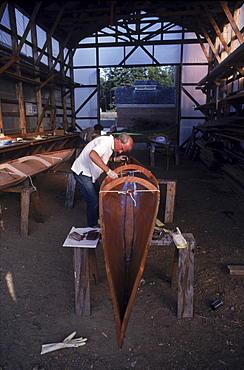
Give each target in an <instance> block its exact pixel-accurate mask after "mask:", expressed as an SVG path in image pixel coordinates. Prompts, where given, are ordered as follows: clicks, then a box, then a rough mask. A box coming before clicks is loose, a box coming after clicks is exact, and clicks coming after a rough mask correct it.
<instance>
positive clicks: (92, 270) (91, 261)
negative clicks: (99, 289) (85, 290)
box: [89, 248, 99, 284]
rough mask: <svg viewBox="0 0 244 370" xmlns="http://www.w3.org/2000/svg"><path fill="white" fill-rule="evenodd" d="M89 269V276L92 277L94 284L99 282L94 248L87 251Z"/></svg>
mask: <svg viewBox="0 0 244 370" xmlns="http://www.w3.org/2000/svg"><path fill="white" fill-rule="evenodd" d="M89 267H90V276H91V277H93V279H94V282H95V284H97V283H98V281H99V275H98V268H97V258H96V250H95V248H90V249H89Z"/></svg>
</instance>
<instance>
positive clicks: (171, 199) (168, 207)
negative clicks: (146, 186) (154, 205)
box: [164, 180, 176, 224]
mask: <svg viewBox="0 0 244 370" xmlns="http://www.w3.org/2000/svg"><path fill="white" fill-rule="evenodd" d="M175 194H176V181H170V180H169V181H167V190H166V202H165V216H164V222H165V223H166V224H167V223H169V224H170V223H172V222H173V217H174V210H175Z"/></svg>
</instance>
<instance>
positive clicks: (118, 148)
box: [114, 133, 134, 153]
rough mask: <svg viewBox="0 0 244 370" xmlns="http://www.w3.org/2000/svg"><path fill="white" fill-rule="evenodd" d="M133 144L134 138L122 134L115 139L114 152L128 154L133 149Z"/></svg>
mask: <svg viewBox="0 0 244 370" xmlns="http://www.w3.org/2000/svg"><path fill="white" fill-rule="evenodd" d="M133 144H134V142H133V139H132V137H131V136H129V135H127V134H126V133H122V134H120V135H119V136H118V137H116V138H114V151H115V152H117V153H122V152H128V151H130V150H131V149H132V147H133Z"/></svg>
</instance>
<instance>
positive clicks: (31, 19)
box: [0, 1, 42, 74]
mask: <svg viewBox="0 0 244 370" xmlns="http://www.w3.org/2000/svg"><path fill="white" fill-rule="evenodd" d="M41 3H42V1H37V2H36V5H35V8H34V10H33V12H32V14H31V17H30V20H29V22H28V24H27V26H26V29H25V31H24V33H23V36H22V37H21V40H20V42H19V44H18V46H17V47H16V50H15V53H14V56H13V57H12V58H11V59H10V60H9V61H8V62H7V63H6V64H5V65H4V66H2V68H0V74H1V73H3V72H4V71H6V69H8V68H9V67H10V66H11V65H12V64H13V63H14V62H15V61H16V60H17V59H18V57H19V52H20V50H21V49H22V46H23V45H24V43H25V41H26V37H27V35H28V33H29V31H30V29H31V27H32V25H33V22H34V20H35V18H36V16H37V13H38V11H39V9H40V6H41ZM10 4H11V3H9V8H10Z"/></svg>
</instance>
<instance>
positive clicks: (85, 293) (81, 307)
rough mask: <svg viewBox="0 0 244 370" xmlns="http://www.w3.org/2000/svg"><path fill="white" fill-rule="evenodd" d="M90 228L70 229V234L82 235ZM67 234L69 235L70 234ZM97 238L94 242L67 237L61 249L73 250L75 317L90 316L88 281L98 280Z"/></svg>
mask: <svg viewBox="0 0 244 370" xmlns="http://www.w3.org/2000/svg"><path fill="white" fill-rule="evenodd" d="M90 230H91V228H75V227H72V229H71V230H70V233H72V232H74V231H75V232H77V233H78V234H80V235H82V234H83V233H85V232H88V231H90ZM70 233H69V234H70ZM98 243H99V238H98V239H96V240H86V239H83V240H80V241H78V240H74V239H72V238H70V237H69V235H68V236H67V238H66V240H65V242H64V244H63V247H71V248H74V261H73V262H74V280H75V313H76V315H77V316H90V314H91V304H90V279H91V277H92V278H93V279H94V282H95V284H96V283H97V282H98V280H99V276H98V268H97V259H96V247H97V245H98Z"/></svg>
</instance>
